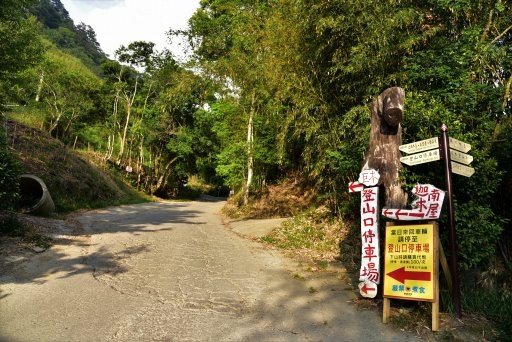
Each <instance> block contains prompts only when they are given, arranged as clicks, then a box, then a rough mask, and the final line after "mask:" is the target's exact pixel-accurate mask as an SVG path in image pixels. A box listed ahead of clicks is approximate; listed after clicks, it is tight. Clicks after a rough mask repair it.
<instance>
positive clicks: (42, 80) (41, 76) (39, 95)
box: [36, 71, 44, 102]
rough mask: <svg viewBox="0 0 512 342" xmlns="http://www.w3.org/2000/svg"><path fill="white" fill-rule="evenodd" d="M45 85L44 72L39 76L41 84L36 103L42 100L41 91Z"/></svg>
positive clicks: (38, 87) (38, 88)
mask: <svg viewBox="0 0 512 342" xmlns="http://www.w3.org/2000/svg"><path fill="white" fill-rule="evenodd" d="M43 83H44V71H41V75H40V76H39V84H38V86H37V93H36V102H39V100H40V98H41V91H42V90H43Z"/></svg>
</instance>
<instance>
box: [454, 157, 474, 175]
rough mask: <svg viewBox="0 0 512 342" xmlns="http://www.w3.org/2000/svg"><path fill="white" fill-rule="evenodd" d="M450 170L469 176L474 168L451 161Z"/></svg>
mask: <svg viewBox="0 0 512 342" xmlns="http://www.w3.org/2000/svg"><path fill="white" fill-rule="evenodd" d="M452 172H453V173H456V174H458V175H461V176H466V177H471V176H473V174H474V173H475V169H473V168H472V167H470V166H466V165H462V164H459V163H456V162H453V161H452Z"/></svg>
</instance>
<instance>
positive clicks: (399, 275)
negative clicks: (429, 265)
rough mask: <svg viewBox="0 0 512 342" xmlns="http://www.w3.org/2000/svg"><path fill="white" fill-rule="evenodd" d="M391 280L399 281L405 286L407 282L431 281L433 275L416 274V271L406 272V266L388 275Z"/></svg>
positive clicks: (425, 273) (427, 273) (428, 273)
mask: <svg viewBox="0 0 512 342" xmlns="http://www.w3.org/2000/svg"><path fill="white" fill-rule="evenodd" d="M386 275H388V276H390V277H391V278H393V279H395V280H398V281H399V282H401V283H402V284H405V280H406V279H407V280H423V281H430V279H431V275H432V273H430V272H415V271H406V270H405V266H404V267H402V268H398V269H396V270H394V271H391V272H389V273H388V274H386Z"/></svg>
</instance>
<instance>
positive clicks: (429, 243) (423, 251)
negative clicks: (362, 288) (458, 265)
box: [383, 224, 437, 302]
mask: <svg viewBox="0 0 512 342" xmlns="http://www.w3.org/2000/svg"><path fill="white" fill-rule="evenodd" d="M434 227H435V226H434V225H433V224H421V225H410V226H398V225H395V226H387V227H386V245H385V255H384V263H385V265H384V291H383V295H384V297H388V298H398V299H409V300H419V301H429V302H433V301H434V300H435V296H434V294H435V293H436V292H435V291H436V288H435V286H436V282H435V281H434V279H436V278H435V277H437V267H434V265H435V260H437V258H436V257H435V253H437V245H436V243H437V239H435V238H434V236H435V234H434V233H435V229H434Z"/></svg>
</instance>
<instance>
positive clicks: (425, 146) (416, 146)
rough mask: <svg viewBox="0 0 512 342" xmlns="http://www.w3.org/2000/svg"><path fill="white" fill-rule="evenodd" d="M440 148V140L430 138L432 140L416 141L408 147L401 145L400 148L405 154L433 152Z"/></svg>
mask: <svg viewBox="0 0 512 342" xmlns="http://www.w3.org/2000/svg"><path fill="white" fill-rule="evenodd" d="M438 147H439V139H438V138H430V139H426V140H420V141H415V142H413V143H410V144H406V145H400V146H399V147H398V148H399V149H400V151H402V152H404V153H416V152H421V151H426V150H431V149H433V148H438Z"/></svg>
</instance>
